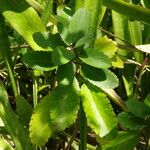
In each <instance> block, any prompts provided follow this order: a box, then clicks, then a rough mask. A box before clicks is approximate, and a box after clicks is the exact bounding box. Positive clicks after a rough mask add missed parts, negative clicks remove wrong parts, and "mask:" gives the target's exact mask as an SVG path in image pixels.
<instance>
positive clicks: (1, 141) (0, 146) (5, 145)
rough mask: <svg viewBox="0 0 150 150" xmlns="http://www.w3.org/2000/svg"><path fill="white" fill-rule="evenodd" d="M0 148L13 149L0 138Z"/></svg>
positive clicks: (1, 149)
mask: <svg viewBox="0 0 150 150" xmlns="http://www.w3.org/2000/svg"><path fill="white" fill-rule="evenodd" d="M0 150H14V149H13V148H12V146H11V145H10V144H9V143H8V142H7V141H6V140H4V139H2V138H0Z"/></svg>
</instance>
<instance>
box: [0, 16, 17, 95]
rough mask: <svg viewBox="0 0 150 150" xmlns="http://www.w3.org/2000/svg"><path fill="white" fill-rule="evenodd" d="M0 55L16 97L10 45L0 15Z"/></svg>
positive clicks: (2, 18)
mask: <svg viewBox="0 0 150 150" xmlns="http://www.w3.org/2000/svg"><path fill="white" fill-rule="evenodd" d="M0 53H1V54H2V56H3V59H4V61H5V63H6V66H7V69H8V72H9V76H10V80H11V84H12V88H13V92H14V95H15V97H17V96H18V90H17V84H16V81H15V77H14V73H13V65H12V59H11V51H10V43H9V40H8V35H7V29H6V25H5V20H4V17H3V16H2V14H1V13H0Z"/></svg>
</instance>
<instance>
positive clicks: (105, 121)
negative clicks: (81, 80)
mask: <svg viewBox="0 0 150 150" xmlns="http://www.w3.org/2000/svg"><path fill="white" fill-rule="evenodd" d="M81 100H82V104H83V108H84V111H85V114H86V117H87V121H88V125H89V126H90V127H91V128H92V129H93V130H94V131H95V132H96V134H98V135H99V136H100V137H103V136H105V135H107V134H108V133H109V132H110V131H111V130H113V128H115V127H116V118H115V114H114V112H113V109H112V107H111V105H110V103H109V101H108V99H107V98H106V95H105V94H103V93H102V92H101V91H100V90H99V89H96V88H95V87H91V86H86V85H83V86H82V87H81ZM110 120H111V122H110Z"/></svg>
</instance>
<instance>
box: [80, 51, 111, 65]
mask: <svg viewBox="0 0 150 150" xmlns="http://www.w3.org/2000/svg"><path fill="white" fill-rule="evenodd" d="M79 58H80V59H81V60H82V61H83V62H84V63H86V64H88V65H90V66H93V67H96V68H109V67H111V61H110V59H109V58H108V57H107V56H106V55H105V54H103V53H102V52H100V51H98V50H96V49H93V48H86V49H84V50H83V51H82V52H81V54H80V56H79Z"/></svg>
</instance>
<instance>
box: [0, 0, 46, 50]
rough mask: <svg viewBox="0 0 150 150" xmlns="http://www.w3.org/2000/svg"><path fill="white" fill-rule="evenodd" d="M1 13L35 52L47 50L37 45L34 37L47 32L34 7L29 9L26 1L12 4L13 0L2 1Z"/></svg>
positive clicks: (17, 1)
mask: <svg viewBox="0 0 150 150" xmlns="http://www.w3.org/2000/svg"><path fill="white" fill-rule="evenodd" d="M0 11H1V12H2V14H3V15H4V17H5V18H6V19H7V21H8V22H9V24H10V25H11V26H12V27H13V28H14V29H15V30H16V31H17V32H18V33H19V34H20V35H21V36H22V37H23V38H24V39H25V40H26V41H27V43H28V44H29V45H30V46H31V47H32V48H33V49H34V50H45V48H43V47H41V46H39V45H38V43H35V41H34V39H33V36H32V35H33V34H34V33H36V32H45V31H46V29H45V27H44V25H43V23H42V21H41V19H40V17H39V16H38V14H37V13H36V11H35V10H34V9H33V8H32V7H29V5H27V3H26V2H25V1H20V0H15V1H13V3H12V0H7V1H4V0H0ZM14 18H15V20H14Z"/></svg>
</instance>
